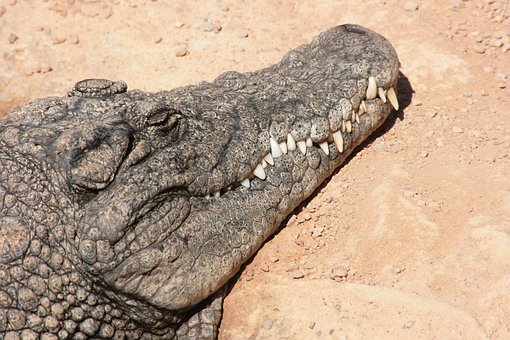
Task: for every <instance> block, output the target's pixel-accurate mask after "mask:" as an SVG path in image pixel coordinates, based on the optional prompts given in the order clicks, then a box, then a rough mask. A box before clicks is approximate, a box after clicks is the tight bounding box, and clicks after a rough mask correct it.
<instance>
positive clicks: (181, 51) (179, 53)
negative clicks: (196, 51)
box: [175, 46, 189, 57]
mask: <svg viewBox="0 0 510 340" xmlns="http://www.w3.org/2000/svg"><path fill="white" fill-rule="evenodd" d="M188 54H189V51H188V48H187V47H185V46H182V47H179V48H178V49H177V50H176V51H175V56H176V57H184V56H187V55H188Z"/></svg>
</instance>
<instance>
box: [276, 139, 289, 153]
mask: <svg viewBox="0 0 510 340" xmlns="http://www.w3.org/2000/svg"><path fill="white" fill-rule="evenodd" d="M278 146H279V147H280V149H282V152H283V153H284V154H286V153H287V143H285V142H281V143H280V144H278Z"/></svg>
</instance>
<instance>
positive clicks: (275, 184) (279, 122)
mask: <svg viewBox="0 0 510 340" xmlns="http://www.w3.org/2000/svg"><path fill="white" fill-rule="evenodd" d="M398 68H399V62H398V58H397V55H396V53H395V51H394V49H393V47H392V46H391V45H390V44H389V43H388V42H387V41H386V40H385V39H384V38H383V37H381V36H379V35H378V34H376V33H374V32H371V31H369V30H367V29H364V28H362V27H359V26H353V25H346V26H338V27H335V28H332V29H331V30H329V31H327V32H324V33H322V34H321V35H319V36H318V37H316V38H315V39H314V40H313V41H312V43H311V44H309V45H304V46H301V47H298V48H297V49H295V50H293V51H291V52H289V53H288V54H287V55H286V56H285V57H284V59H283V60H282V61H281V62H280V63H278V64H276V65H274V66H271V67H269V68H266V69H263V70H260V71H257V72H253V73H246V74H241V73H236V72H227V73H225V74H223V75H221V76H220V77H218V78H217V79H216V80H215V81H214V82H213V83H201V84H198V85H195V86H187V87H182V88H177V89H174V90H172V91H164V92H158V93H145V92H142V91H136V90H135V91H127V92H126V88H127V86H126V84H125V83H123V82H115V83H114V82H109V81H106V80H88V81H83V82H80V83H78V84H77V85H76V86H75V88H74V89H73V90H72V91H71V92H70V93H69V95H68V96H67V97H62V98H57V97H52V98H46V99H40V100H36V101H34V102H32V103H30V104H28V105H27V106H24V107H21V108H18V109H15V110H14V111H13V112H12V114H11V115H10V116H9V117H7V118H6V119H5V120H4V121H3V122H1V123H0V136H1V139H0V308H1V309H0V334H2V335H4V336H5V338H6V339H9V338H11V339H16V338H18V337H20V336H22V337H23V338H27V339H30V338H34V339H35V338H37V336H41V338H43V339H57V338H60V339H66V338H76V339H85V338H91V337H95V338H112V337H115V338H119V339H121V338H170V339H171V338H179V339H197V338H215V337H216V336H217V326H218V324H219V321H220V318H221V303H222V296H223V293H222V287H224V286H225V284H226V283H227V281H228V280H229V279H230V278H231V277H232V276H233V275H234V274H235V273H236V272H237V271H238V270H239V268H240V266H241V265H242V263H243V262H245V261H246V260H247V259H248V258H249V257H250V256H251V255H252V254H253V253H254V252H255V251H256V250H257V249H258V248H259V246H260V245H261V244H262V242H264V240H266V238H267V237H268V236H269V235H271V234H272V233H273V232H274V230H275V229H276V228H277V227H278V225H279V224H280V223H281V222H282V220H283V219H284V218H285V217H286V216H287V215H288V214H289V213H290V212H291V211H292V210H293V209H294V208H295V207H296V206H298V205H299V204H300V202H302V201H303V200H304V199H305V198H306V197H308V196H309V195H310V194H311V193H312V192H313V191H314V190H315V189H316V188H317V186H318V185H319V184H320V183H321V182H322V181H323V180H324V179H325V178H326V177H328V176H329V175H331V173H332V172H333V171H334V170H335V169H336V168H337V167H338V166H339V165H340V164H342V162H343V161H344V160H345V158H346V157H347V156H348V155H349V154H350V153H351V152H352V150H353V149H354V148H355V147H356V146H357V145H359V144H360V143H361V142H362V141H363V140H364V139H365V138H366V137H367V136H368V135H369V134H370V133H372V132H373V131H374V130H375V129H376V128H377V127H379V126H380V125H381V124H382V122H383V121H384V120H385V118H386V117H387V116H388V114H389V113H390V111H391V109H392V108H391V105H390V103H389V101H388V102H386V98H385V97H386V96H388V99H391V100H392V102H393V103H394V106H397V105H398V104H396V97H394V92H393V88H395V87H396V83H397V77H398ZM370 77H372V78H371V80H370V81H369V78H370ZM374 80H375V83H376V84H377V85H376V86H375V87H373V85H375V84H372V83H373V81H374ZM378 87H380V89H379V91H378ZM378 92H379V96H377V93H378ZM385 94H386V95H385ZM380 97H382V98H384V100H382V99H381V98H380ZM271 145H272V147H271ZM282 149H284V150H283V151H284V152H282ZM268 154H272V157H270V156H268ZM280 154H281V155H280ZM268 163H269V164H268ZM247 187H249V188H247Z"/></svg>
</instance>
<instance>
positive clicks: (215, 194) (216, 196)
mask: <svg viewBox="0 0 510 340" xmlns="http://www.w3.org/2000/svg"><path fill="white" fill-rule="evenodd" d="M218 197H220V191H219V190H218V191H215V192H214V198H218Z"/></svg>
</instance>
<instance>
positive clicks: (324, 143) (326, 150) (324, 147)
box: [319, 141, 329, 155]
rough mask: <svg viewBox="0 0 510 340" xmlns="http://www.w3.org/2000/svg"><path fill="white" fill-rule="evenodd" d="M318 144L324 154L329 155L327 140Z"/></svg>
mask: <svg viewBox="0 0 510 340" xmlns="http://www.w3.org/2000/svg"><path fill="white" fill-rule="evenodd" d="M319 146H320V147H321V149H322V151H324V153H325V154H326V155H329V146H328V141H324V142H322V143H320V144H319Z"/></svg>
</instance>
